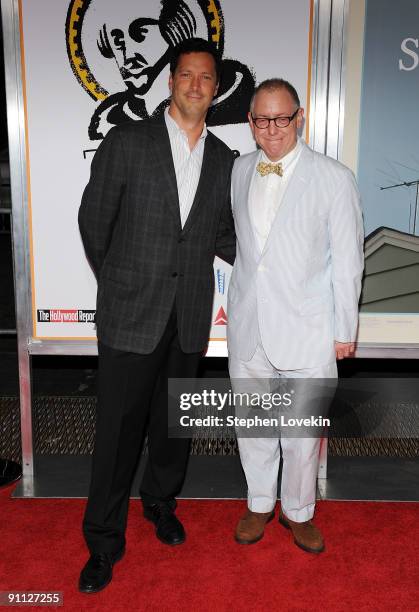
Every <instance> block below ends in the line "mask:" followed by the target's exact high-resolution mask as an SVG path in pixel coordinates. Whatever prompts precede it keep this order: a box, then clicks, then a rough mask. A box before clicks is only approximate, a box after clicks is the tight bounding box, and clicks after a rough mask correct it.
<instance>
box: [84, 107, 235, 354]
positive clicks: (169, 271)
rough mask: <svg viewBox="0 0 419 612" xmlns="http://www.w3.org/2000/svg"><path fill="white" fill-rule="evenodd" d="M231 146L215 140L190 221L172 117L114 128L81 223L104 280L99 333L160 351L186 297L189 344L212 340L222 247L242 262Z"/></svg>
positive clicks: (127, 345)
mask: <svg viewBox="0 0 419 612" xmlns="http://www.w3.org/2000/svg"><path fill="white" fill-rule="evenodd" d="M232 163H233V154H232V152H231V150H230V149H229V148H228V147H227V146H226V145H225V144H224V143H223V142H222V141H221V140H219V139H218V138H217V137H216V136H214V135H213V134H211V133H208V136H207V138H206V140H205V149H204V157H203V162H202V170H201V176H200V179H199V184H198V188H197V192H196V195H195V199H194V202H193V205H192V208H191V211H190V213H189V217H188V219H187V221H186V223H185V226H184V228H183V229H182V227H181V222H180V212H179V201H178V192H177V184H176V175H175V169H174V165H173V159H172V154H171V149H170V141H169V135H168V133H167V129H166V124H165V121H164V117H161V118H159V119H148V120H145V121H136V122H134V121H133V122H129V123H125V124H123V125H120V126H118V127H114V128H112V129H111V130H110V132H109V133H108V134H107V136H106V138H105V139H104V140H103V142H102V143H101V144H100V146H99V148H98V150H97V152H96V154H95V156H94V159H93V161H92V167H91V176H90V180H89V183H88V185H87V187H86V189H85V191H84V193H83V198H82V203H81V207H80V211H79V226H80V232H81V236H82V239H83V244H84V247H85V251H86V254H87V257H88V259H89V260H90V263H91V265H92V267H93V270H94V272H95V274H96V277H97V281H98V294H97V314H96V323H97V336H98V339H99V341H101V342H103V343H104V344H106V345H108V346H111V347H113V348H116V349H120V350H125V351H130V352H136V353H143V354H147V353H151V352H152V351H153V350H154V349H155V347H156V345H157V343H158V342H159V340H160V338H161V337H162V335H163V332H164V329H165V326H166V324H167V321H168V318H169V315H170V313H171V311H172V308H173V306H174V304H176V310H177V317H178V329H179V339H180V344H181V347H182V350H183V351H185V352H198V351H201V350H203V349H204V348H205V346H206V344H207V341H208V334H209V328H210V323H211V313H212V303H213V294H214V275H213V261H214V255H215V254H217V255H219V256H220V257H222V258H223V259H225V260H226V261H228V262H230V263H233V261H234V256H235V236H234V225H233V220H232V215H231V206H230V174H231V167H232Z"/></svg>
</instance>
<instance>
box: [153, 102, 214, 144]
mask: <svg viewBox="0 0 419 612" xmlns="http://www.w3.org/2000/svg"><path fill="white" fill-rule="evenodd" d="M164 119H165V121H166V126H167V129H168V130H169V132H171V133H172V134H176V133H178V134H182V136H184V137H185V138H187V134H186V132H185V130H183V129H182V128H181V127H179V125H178V124H177V123H176V121H175V120H174V119H173V117H172V116H171V115H170V114H169V107H168V106H167V107H166V108H165V109H164ZM207 134H208V130H207V124H206V123H204V127H203V128H202V132H201V135H200V137H199V140H203V139H205V138H206V137H207Z"/></svg>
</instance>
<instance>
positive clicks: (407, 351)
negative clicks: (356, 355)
mask: <svg viewBox="0 0 419 612" xmlns="http://www.w3.org/2000/svg"><path fill="white" fill-rule="evenodd" d="M351 4H352V5H353V6H354V8H355V9H358V5H359V4H364V7H363V8H364V14H363V23H360V24H359V25H360V28H359V29H361V27H362V28H363V49H364V53H363V60H362V63H360V66H359V68H360V71H359V72H358V74H356V75H355V79H360V82H361V88H360V91H361V95H360V105H359V113H358V112H357V117H356V119H355V121H354V122H353V125H354V126H355V129H356V130H357V131H358V141H357V148H358V151H357V160H355V163H354V164H353V165H354V168H353V169H354V170H355V171H356V173H357V178H358V184H359V189H360V192H361V199H362V206H363V213H364V225H365V275H364V281H363V290H362V295H361V300H360V328H359V337H358V340H359V342H360V344H361V345H364V346H365V345H369V346H374V345H376V346H377V345H378V346H381V347H390V348H391V347H393V348H394V349H395V351H396V350H397V347H399V348H400V349H401V351H400V353H399V355H397V354H396V352H393V353H392V354H394V355H395V356H404V357H407V356H412V357H413V356H414V357H417V356H418V355H419V154H418V145H417V143H418V140H419V106H418V103H417V100H418V93H419V81H418V76H419V26H418V25H417V24H418V23H419V3H418V2H417V0H400V1H399V2H397V6H396V5H395V4H394V2H392V1H391V0H365V3H364V0H358V2H357V3H356V6H355V3H354V2H352V3H351ZM355 45H359V42H355ZM355 54H356V49H355V48H354V46H353V45H352V47H351V46H350V47H349V48H348V49H347V55H348V62H350V61H351V59H350V58H351V56H352V55H355ZM349 85H350V83H349V82H347V87H349ZM354 108H356V105H352V106H350V105H348V106H347V110H346V112H345V122H346V121H351V119H352V118H351V114H352V113H353V112H354Z"/></svg>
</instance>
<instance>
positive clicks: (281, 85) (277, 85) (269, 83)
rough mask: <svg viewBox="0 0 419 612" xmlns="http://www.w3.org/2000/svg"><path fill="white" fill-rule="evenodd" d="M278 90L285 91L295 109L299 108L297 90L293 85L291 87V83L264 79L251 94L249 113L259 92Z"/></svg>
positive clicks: (282, 80) (283, 80)
mask: <svg viewBox="0 0 419 612" xmlns="http://www.w3.org/2000/svg"><path fill="white" fill-rule="evenodd" d="M278 89H286V90H287V92H288V93H289V94H290V96H291V98H292V99H293V100H294V102H295V104H296V105H297V107H299V106H300V98H299V97H298V93H297V90H296V89H295V87H294V86H293V85H291V83H289V82H288V81H286V80H285V79H266V80H265V81H262V82H261V83H259V85H258V86H257V87H256V88H255V91H254V92H253V96H252V98H251V100H250V112H252V110H253V105H254V103H255V98H256V96H257V94H258V93H259V92H260V91H277V90H278Z"/></svg>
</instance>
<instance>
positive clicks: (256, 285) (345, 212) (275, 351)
mask: <svg viewBox="0 0 419 612" xmlns="http://www.w3.org/2000/svg"><path fill="white" fill-rule="evenodd" d="M249 123H250V128H251V130H252V132H253V135H254V138H255V140H256V142H257V144H258V145H259V147H260V149H259V150H257V151H255V152H253V153H249V154H248V155H244V156H242V157H240V158H239V159H237V160H236V162H235V165H234V168H233V174H232V210H233V216H234V221H235V228H236V235H237V255H236V261H235V264H234V268H233V272H232V276H231V281H230V287H229V294H228V330H227V331H228V347H229V369H230V377H231V379H232V384H233V389H234V390H236V389H235V387H236V388H237V379H243V378H244V379H258V380H260V379H264V378H267V379H269V378H270V379H273V378H280V377H287V378H293V379H296V378H305V379H309V378H318V379H321V378H323V379H330V378H332V379H333V378H336V377H337V367H336V359H342V358H345V357H350V356H351V355H353V353H354V350H355V339H356V334H357V326H358V300H359V294H360V288H361V277H362V271H363V224H362V215H361V210H360V204H359V193H358V189H357V186H356V183H355V179H354V176H353V174H352V172H351V171H350V170H348V168H346V167H345V166H343V165H342V164H340V163H339V162H337V161H335V160H333V159H331V158H328V157H326V156H325V155H321V154H319V153H316V152H314V151H313V150H311V149H310V148H309V147H308V146H307V145H306V144H305V143H304V142H303V141H302V140H301V139H300V138H299V137H298V130H299V129H300V128H301V127H302V123H303V109H302V108H301V107H300V101H299V98H298V94H297V92H296V90H295V89H294V87H293V86H292V85H291V84H290V83H288V82H287V81H284V80H282V79H270V80H268V81H264V82H263V83H261V84H260V85H259V86H258V88H257V89H256V91H255V95H254V97H253V99H252V104H251V109H250V112H249ZM235 379H236V380H235ZM238 444H239V451H240V458H241V461H242V465H243V469H244V472H245V475H246V480H247V484H248V510H247V512H246V514H245V515H244V516H243V517H242V518H241V519H240V521H239V524H238V526H237V529H236V533H235V539H236V541H237V542H239V543H241V544H252V543H255V542H257V541H259V540H260V539H261V538H262V537H263V535H264V529H265V525H266V523H267V522H269V521H270V520H271V519H272V518H273V517H274V507H275V504H276V499H277V480H278V469H279V462H280V455H281V452H280V451H281V450H282V455H283V470H282V481H281V509H280V514H279V521H280V523H281V524H282V525H283V526H284V527H286V528H287V529H289V530H291V532H292V534H293V536H294V541H295V543H296V544H297V545H298V546H299V547H300V548H302V549H303V550H305V551H307V552H313V553H319V552H322V551H323V550H324V540H323V536H322V534H321V532H320V530H319V529H318V528H317V527H315V526H314V525H313V523H312V521H311V519H312V517H313V514H314V508H315V500H316V476H317V469H318V461H319V444H320V439H319V437H305V438H303V437H300V438H298V437H297V438H286V437H284V436H283V435H281V436H280V434H279V433H278V436H277V437H270V438H244V437H239V435H238Z"/></svg>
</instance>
